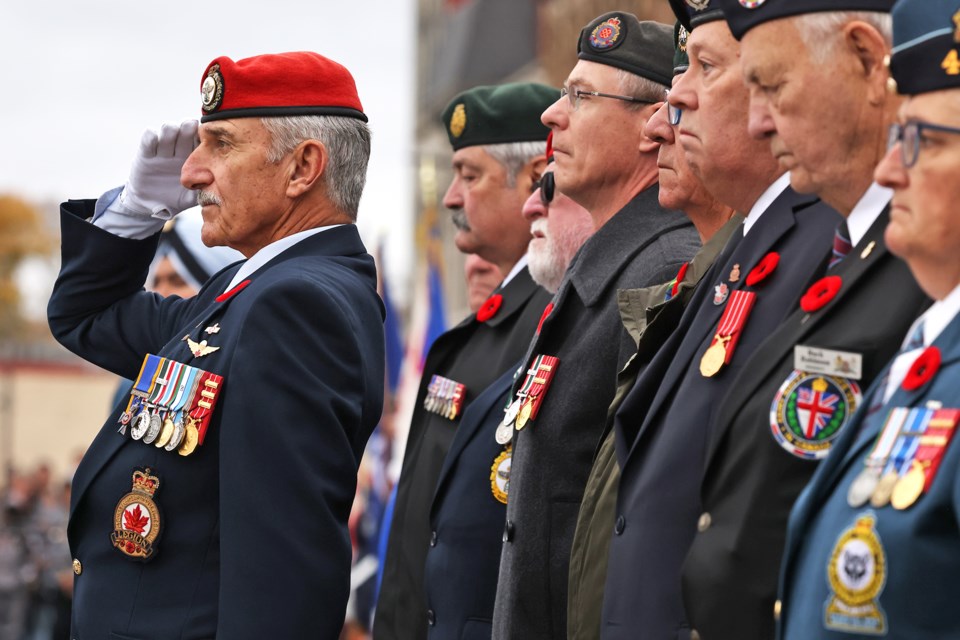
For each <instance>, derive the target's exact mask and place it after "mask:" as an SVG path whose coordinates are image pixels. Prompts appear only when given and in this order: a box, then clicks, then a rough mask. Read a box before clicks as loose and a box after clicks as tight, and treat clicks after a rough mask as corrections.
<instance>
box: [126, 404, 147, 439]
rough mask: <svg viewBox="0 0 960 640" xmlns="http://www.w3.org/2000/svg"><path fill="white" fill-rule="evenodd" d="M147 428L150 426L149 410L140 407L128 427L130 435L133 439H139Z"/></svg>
mask: <svg viewBox="0 0 960 640" xmlns="http://www.w3.org/2000/svg"><path fill="white" fill-rule="evenodd" d="M148 428H150V412H149V411H148V410H147V409H141V411H140V413H139V415H137V418H136V420H134V421H133V426H132V427H131V428H130V437H131V438H133V439H134V440H140V439H141V438H143V435H144V434H145V433H146V432H147V429H148Z"/></svg>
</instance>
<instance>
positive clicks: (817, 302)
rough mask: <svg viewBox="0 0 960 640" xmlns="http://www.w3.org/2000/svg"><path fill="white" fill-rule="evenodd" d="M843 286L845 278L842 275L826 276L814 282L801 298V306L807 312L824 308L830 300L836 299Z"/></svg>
mask: <svg viewBox="0 0 960 640" xmlns="http://www.w3.org/2000/svg"><path fill="white" fill-rule="evenodd" d="M842 286H843V279H842V278H841V277H840V276H826V277H824V278H820V279H819V280H817V281H816V282H814V283H813V284H812V285H811V286H810V288H809V289H807V292H806V293H805V294H803V297H802V298H800V308H801V309H803V310H804V311H806V312H807V313H813V312H814V311H818V310H820V309H822V308H823V307H824V306H826V304H827V303H828V302H830V301H831V300H833V299H834V297H835V296H836V295H837V292H838V291H840V287H842Z"/></svg>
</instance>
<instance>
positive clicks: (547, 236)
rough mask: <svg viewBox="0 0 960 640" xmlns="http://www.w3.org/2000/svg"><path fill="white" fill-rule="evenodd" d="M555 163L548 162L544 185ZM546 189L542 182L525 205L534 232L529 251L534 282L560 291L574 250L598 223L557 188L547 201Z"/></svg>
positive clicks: (532, 232) (524, 210) (549, 289)
mask: <svg viewBox="0 0 960 640" xmlns="http://www.w3.org/2000/svg"><path fill="white" fill-rule="evenodd" d="M554 164H555V163H554ZM554 164H550V165H548V166H547V169H546V171H545V172H544V174H543V175H544V177H543V178H541V179H540V184H541V185H542V184H543V183H544V181H545V180H549V178H547V177H546V176H547V175H548V174H552V173H553V168H554ZM542 189H543V188H542V187H541V186H538V187H537V188H536V189H535V190H534V192H533V193H532V194H530V197H529V198H527V201H526V202H525V203H524V205H523V217H524V218H525V219H526V220H527V222H529V223H530V235H531V236H532V238H531V240H530V246H529V248H528V250H527V254H528V257H529V260H530V262H529V267H530V275H531V277H532V278H533V280H534V282H536V283H538V284H539V285H540V286H542V287H543V288H544V289H546V290H547V291H550V292H551V293H556V291H557V289H559V288H560V281H561V280H563V274H564V273H565V272H566V270H567V267H568V266H569V265H570V261H571V260H572V259H573V256H574V254H576V253H577V250H578V249H580V246H581V245H582V244H583V243H584V242H586V240H587V238H589V237H590V236H591V235H593V232H594V225H593V218H591V217H590V212H589V211H587V210H586V209H584V208H583V207H581V206H580V205H579V204H577V203H576V202H574V201H573V200H571V199H570V198H568V197H567V196H565V195H563V194H562V193H560V192H559V191H558V190H557V189H554V192H553V199H552V200H551V201H550V203H549V204H544V203H543V199H542V197H541V191H542Z"/></svg>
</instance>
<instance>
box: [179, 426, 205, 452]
mask: <svg viewBox="0 0 960 640" xmlns="http://www.w3.org/2000/svg"><path fill="white" fill-rule="evenodd" d="M199 437H200V434H199V433H198V432H197V426H196V424H194V420H191V421H190V422H189V423H187V426H186V428H185V430H184V433H183V442H181V443H180V447H179V448H178V449H177V453H179V454H180V455H182V456H188V455H190V454H191V453H193V450H194V449H196V448H197V440H198V439H199Z"/></svg>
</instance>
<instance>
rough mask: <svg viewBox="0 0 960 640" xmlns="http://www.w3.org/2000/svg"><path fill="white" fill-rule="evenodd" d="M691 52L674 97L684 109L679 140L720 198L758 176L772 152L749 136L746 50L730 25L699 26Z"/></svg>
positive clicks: (689, 47) (690, 41)
mask: <svg viewBox="0 0 960 640" xmlns="http://www.w3.org/2000/svg"><path fill="white" fill-rule="evenodd" d="M687 54H688V55H689V57H690V66H689V68H688V70H687V71H686V73H684V74H683V75H682V76H681V77H680V78H679V79H678V80H677V81H676V83H675V84H674V87H673V89H671V90H670V96H669V98H668V101H669V102H670V104H671V105H673V106H675V107H678V108H680V109H682V110H683V115H682V117H681V119H680V125H679V127H678V129H677V132H678V133H679V135H678V136H677V139H678V141H679V143H680V146H681V147H683V150H684V153H685V154H686V158H687V160H688V161H689V163H690V167H691V168H692V169H693V172H694V173H695V174H696V175H697V177H698V178H700V180H701V181H702V182H703V184H704V186H705V187H706V188H707V190H708V191H710V193H713V194H716V195H717V196H718V197H719V196H720V195H721V194H724V193H726V192H728V191H730V189H731V185H736V184H737V183H738V181H743V180H744V179H745V176H750V175H755V173H756V167H757V165H758V159H764V158H769V155H770V152H769V149H768V148H767V145H766V143H758V142H757V141H755V140H751V139H750V138H749V136H748V135H747V105H748V95H747V89H746V87H744V86H743V77H742V73H741V70H740V48H739V45H738V43H737V41H736V40H735V39H734V38H733V35H732V34H731V33H730V29H729V28H728V27H727V24H726V23H725V22H723V21H722V20H720V21H715V22H708V23H706V24H702V25H700V26H698V27H697V28H696V29H694V30H693V31H692V32H691V33H690V36H689V38H688V39H687ZM721 200H722V198H721ZM729 204H732V205H736V204H737V203H729Z"/></svg>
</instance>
